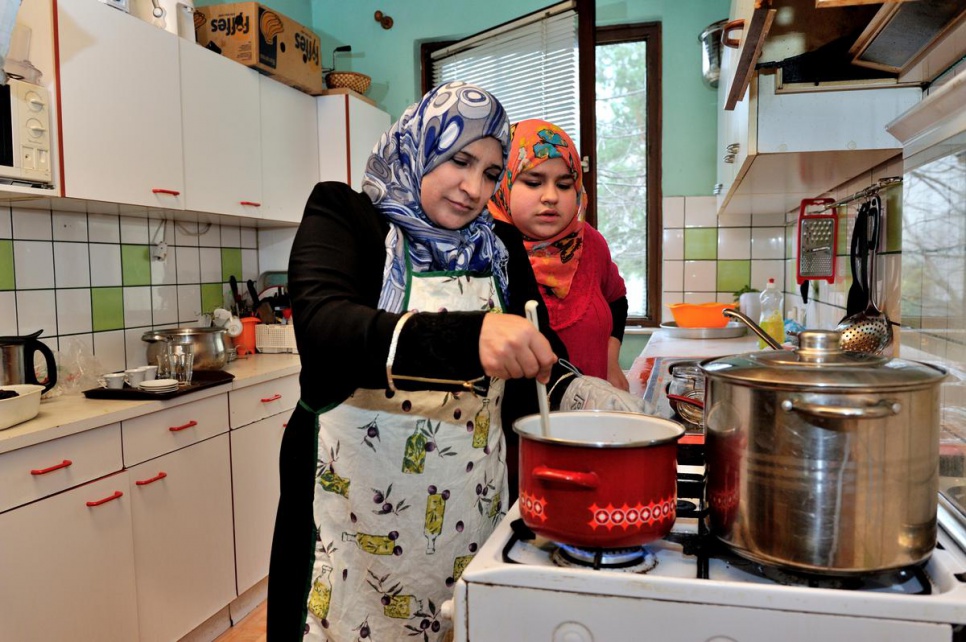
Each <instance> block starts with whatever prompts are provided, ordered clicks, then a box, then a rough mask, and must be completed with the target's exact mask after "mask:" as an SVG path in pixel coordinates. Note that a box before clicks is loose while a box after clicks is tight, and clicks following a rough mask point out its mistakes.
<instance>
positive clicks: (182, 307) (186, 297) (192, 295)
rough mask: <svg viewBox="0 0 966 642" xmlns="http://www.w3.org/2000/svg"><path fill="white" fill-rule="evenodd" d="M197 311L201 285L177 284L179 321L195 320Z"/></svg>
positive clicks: (199, 308)
mask: <svg viewBox="0 0 966 642" xmlns="http://www.w3.org/2000/svg"><path fill="white" fill-rule="evenodd" d="M199 312H201V286H199V285H196V284H194V285H179V286H178V321H179V322H180V323H188V322H191V321H197V316H198V313H199Z"/></svg>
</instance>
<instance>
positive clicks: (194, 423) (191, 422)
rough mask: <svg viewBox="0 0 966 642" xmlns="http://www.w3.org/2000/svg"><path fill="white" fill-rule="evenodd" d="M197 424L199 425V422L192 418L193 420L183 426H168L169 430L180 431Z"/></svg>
mask: <svg viewBox="0 0 966 642" xmlns="http://www.w3.org/2000/svg"><path fill="white" fill-rule="evenodd" d="M197 425H198V422H197V421H195V420H194V419H192V420H191V421H189V422H188V423H186V424H184V425H182V426H171V427H170V428H168V430H170V431H171V432H180V431H182V430H185V429H186V428H194V427H195V426H197Z"/></svg>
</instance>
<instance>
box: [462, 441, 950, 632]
mask: <svg viewBox="0 0 966 642" xmlns="http://www.w3.org/2000/svg"><path fill="white" fill-rule="evenodd" d="M703 479H704V476H703V466H701V465H693V462H692V463H691V464H684V463H683V462H682V461H681V460H680V459H679V466H678V489H679V490H678V494H679V497H681V498H683V499H681V500H679V503H678V509H677V519H676V521H675V525H674V528H673V529H672V531H671V532H670V533H669V534H668V536H667V537H665V538H664V539H662V540H659V541H656V542H650V543H649V544H647V545H646V546H645V547H644V548H645V549H646V550H645V551H639V552H635V551H633V550H631V551H628V550H627V549H621V550H619V551H606V550H605V551H596V552H594V551H583V550H579V549H578V550H567V548H568V547H563V546H561V545H559V544H557V543H555V542H552V541H549V540H547V539H545V538H543V537H541V536H539V535H534V533H533V532H532V531H530V530H529V529H528V528H527V527H526V526H525V525H524V524H523V520H522V519H521V517H520V512H519V508H518V506H517V505H516V504H514V505H513V506H512V507H511V508H510V510H509V512H508V514H507V516H506V517H505V519H504V520H503V521H502V522H501V523H500V524H499V525H498V526H497V529H496V531H495V532H494V533H493V535H492V536H491V537H490V538H489V539H488V540H487V541H486V543H485V544H484V545H483V546H482V547H481V548H480V550H479V552H478V553H477V555H476V557H474V559H473V560H472V562H470V564H469V565H468V566H467V567H466V568H465V569H464V571H463V573H462V575H461V576H460V578H459V580H458V581H457V583H456V586H455V590H454V600H453V603H452V605H449V606H451V607H452V608H451V612H452V614H453V618H454V624H455V638H454V639H455V641H456V642H491V641H499V642H507V641H511V640H512V641H516V640H526V641H527V642H537V641H544V640H546V641H548V642H592V641H593V642H600V641H608V642H610V641H625V640H635V641H637V640H642V641H649V640H655V641H660V642H696V641H698V642H765V641H766V640H767V641H771V640H774V639H775V638H776V636H780V638H781V639H782V642H814V641H815V640H822V642H856V641H857V640H862V641H865V640H875V641H876V642H892V641H894V642H899V641H902V642H907V641H909V640H916V641H917V642H966V550H964V544H963V542H964V538H963V537H962V535H963V533H961V532H959V533H956V532H954V527H951V526H943V524H944V523H946V524H953V523H954V522H952V520H946V519H944V517H948V515H945V510H944V509H943V508H942V507H940V513H941V514H940V525H941V528H940V529H939V540H938V543H937V547H936V549H935V551H934V552H933V554H932V556H931V557H930V559H929V560H928V561H927V562H926V563H924V564H922V565H919V566H916V567H911V568H907V569H900V570H898V571H895V572H888V573H882V574H876V575H874V576H868V577H851V576H850V577H815V576H802V575H798V574H795V573H787V572H784V571H781V570H779V569H773V568H767V567H762V566H761V565H759V564H756V563H755V562H751V561H748V560H745V559H744V558H741V557H739V556H736V555H735V554H733V553H731V552H730V551H729V550H728V549H727V548H726V547H725V546H724V545H722V544H720V543H719V542H717V540H716V539H715V538H714V537H713V536H711V535H710V534H709V533H708V529H707V526H706V517H707V510H706V507H705V506H704V504H703V501H702V499H700V498H701V497H702V496H703ZM946 528H952V529H953V531H952V532H953V535H952V536H951V535H950V532H947V530H946ZM957 537H958V540H957Z"/></svg>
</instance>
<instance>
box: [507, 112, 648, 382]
mask: <svg viewBox="0 0 966 642" xmlns="http://www.w3.org/2000/svg"><path fill="white" fill-rule="evenodd" d="M511 136H512V141H511V143H510V159H509V164H508V166H507V170H506V172H505V173H504V175H503V180H502V181H501V182H500V186H499V188H498V189H497V191H496V194H494V196H493V198H492V199H491V200H490V204H489V210H490V213H491V214H492V215H493V218H495V219H496V220H498V221H505V222H507V223H512V224H513V225H515V226H516V228H517V229H518V230H520V231H521V232H522V233H523V238H524V242H525V245H526V248H527V253H528V254H529V256H530V263H531V264H532V265H533V271H534V272H535V273H536V276H537V282H538V283H539V284H540V286H541V292H542V293H543V299H544V301H545V302H546V304H547V308H548V309H549V311H550V324H551V327H552V328H553V329H554V330H555V331H556V333H557V334H558V335H559V336H560V339H561V340H562V341H563V342H564V344H565V345H566V346H567V351H568V352H569V353H570V361H572V362H573V363H574V365H576V366H577V367H578V368H579V369H580V370H581V371H582V372H584V373H585V374H587V375H590V376H594V377H600V378H602V379H606V380H607V381H608V382H610V383H611V384H612V385H614V386H616V387H618V388H620V389H622V390H628V388H629V384H628V381H627V377H625V376H624V372H623V370H621V367H620V363H619V360H618V358H619V356H620V348H621V342H622V340H623V338H624V323H625V322H626V321H627V289H626V287H625V286H624V279H623V278H621V275H620V273H619V272H618V270H617V265H616V264H615V263H614V262H613V260H611V256H610V250H609V249H608V247H607V241H605V240H604V237H603V236H601V234H600V232H598V231H597V230H595V229H594V228H592V227H591V226H589V225H586V224H585V223H584V220H583V218H584V217H583V214H584V209H585V207H586V204H587V195H586V193H585V191H584V187H583V182H582V181H583V175H582V171H581V165H580V154H579V152H578V150H577V148H576V147H575V146H574V142H573V141H572V140H571V139H570V136H568V135H567V133H566V132H565V131H563V130H562V129H560V128H559V127H557V126H556V125H554V124H552V123H549V122H547V121H545V120H536V119H534V120H524V121H522V122H520V123H517V124H516V125H514V126H513V127H512V129H511Z"/></svg>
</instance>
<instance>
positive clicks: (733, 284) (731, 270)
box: [716, 261, 751, 292]
mask: <svg viewBox="0 0 966 642" xmlns="http://www.w3.org/2000/svg"><path fill="white" fill-rule="evenodd" d="M750 282H751V261H718V286H717V288H716V289H717V291H718V292H737V291H738V290H740V289H741V288H743V287H745V286H746V285H748V284H749V283H750Z"/></svg>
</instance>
